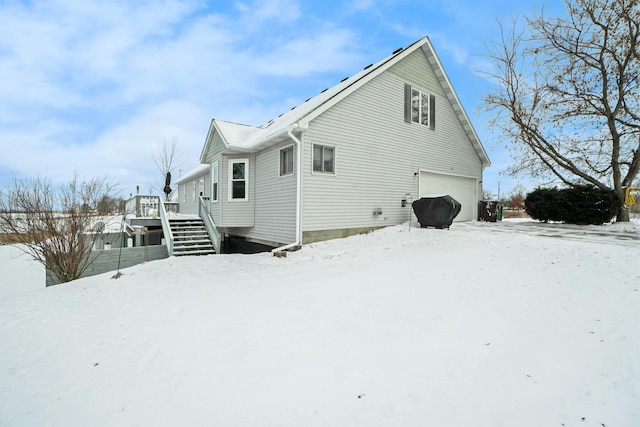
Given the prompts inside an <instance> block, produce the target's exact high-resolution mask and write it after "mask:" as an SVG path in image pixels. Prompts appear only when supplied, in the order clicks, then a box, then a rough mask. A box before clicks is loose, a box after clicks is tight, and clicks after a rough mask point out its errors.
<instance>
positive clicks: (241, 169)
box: [229, 159, 249, 200]
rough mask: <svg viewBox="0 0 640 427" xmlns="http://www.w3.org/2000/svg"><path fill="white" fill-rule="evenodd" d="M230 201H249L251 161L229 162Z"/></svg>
mask: <svg viewBox="0 0 640 427" xmlns="http://www.w3.org/2000/svg"><path fill="white" fill-rule="evenodd" d="M229 200H249V160H248V159H232V160H229Z"/></svg>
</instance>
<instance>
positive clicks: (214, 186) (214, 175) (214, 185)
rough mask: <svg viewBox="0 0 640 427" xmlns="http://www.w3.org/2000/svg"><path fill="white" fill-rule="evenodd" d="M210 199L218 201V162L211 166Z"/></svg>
mask: <svg viewBox="0 0 640 427" xmlns="http://www.w3.org/2000/svg"><path fill="white" fill-rule="evenodd" d="M211 201H213V202H217V201H218V162H215V163H214V164H213V166H211Z"/></svg>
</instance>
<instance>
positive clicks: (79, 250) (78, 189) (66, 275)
mask: <svg viewBox="0 0 640 427" xmlns="http://www.w3.org/2000/svg"><path fill="white" fill-rule="evenodd" d="M113 191H114V185H113V184H111V183H109V182H108V181H107V180H106V179H97V178H94V179H91V180H89V181H80V180H79V179H78V177H77V176H74V177H73V178H72V179H71V180H69V182H67V183H64V184H60V185H56V184H53V183H52V182H51V181H50V180H49V179H48V178H42V177H38V178H34V179H26V180H14V183H13V186H12V187H11V188H9V189H7V190H6V191H5V192H3V193H2V195H1V196H0V230H1V231H2V232H3V233H9V234H11V235H12V240H13V242H15V243H18V244H19V246H18V247H19V248H20V249H21V250H22V251H23V252H24V253H26V254H27V255H29V256H31V257H32V258H33V259H34V260H35V261H37V262H39V263H41V264H42V265H44V266H45V267H46V268H47V270H49V271H50V272H51V273H52V274H53V275H54V276H55V277H56V279H57V280H58V281H59V282H60V283H64V282H68V281H70V280H75V279H78V278H79V277H80V276H81V275H82V273H83V272H84V271H85V270H86V269H87V268H88V267H89V266H90V265H91V264H92V263H93V262H94V261H95V258H96V256H97V255H94V254H92V252H91V249H92V246H93V244H94V242H95V240H96V238H97V237H98V236H99V234H98V233H95V232H94V233H92V232H91V231H92V225H93V224H94V223H95V222H96V219H97V216H96V208H97V206H98V205H99V202H100V201H101V200H103V199H104V198H105V197H110V195H111V193H112V192H113Z"/></svg>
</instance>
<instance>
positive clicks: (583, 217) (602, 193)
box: [525, 185, 620, 225]
mask: <svg viewBox="0 0 640 427" xmlns="http://www.w3.org/2000/svg"><path fill="white" fill-rule="evenodd" d="M619 206H620V203H619V200H618V196H617V195H616V194H615V192H613V190H603V189H600V188H597V187H592V186H588V185H580V186H575V187H571V188H564V189H561V190H558V189H557V188H538V189H536V190H534V191H532V192H531V193H529V194H527V197H526V198H525V211H526V212H527V214H528V215H529V216H530V217H531V218H533V219H537V220H539V221H544V222H548V221H562V222H566V223H569V224H582V225H586V224H594V225H601V224H604V223H607V222H609V221H611V219H612V218H613V217H614V216H616V214H617V213H618V209H619Z"/></svg>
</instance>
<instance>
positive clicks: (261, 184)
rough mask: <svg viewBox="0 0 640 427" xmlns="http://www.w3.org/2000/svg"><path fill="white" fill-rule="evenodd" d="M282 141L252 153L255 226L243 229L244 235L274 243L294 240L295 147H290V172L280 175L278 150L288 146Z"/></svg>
mask: <svg viewBox="0 0 640 427" xmlns="http://www.w3.org/2000/svg"><path fill="white" fill-rule="evenodd" d="M291 145H292V144H291V143H289V144H283V145H279V146H277V147H273V148H270V149H267V150H264V151H262V152H260V153H258V154H256V167H255V171H256V178H255V183H254V185H253V186H254V187H255V194H256V196H255V226H254V227H253V228H252V229H249V230H247V234H246V237H248V238H252V239H257V240H262V241H267V242H274V243H290V242H294V241H295V240H296V173H297V170H296V167H297V166H296V164H295V163H296V162H295V158H296V150H297V148H296V147H295V146H294V173H293V174H292V175H287V176H280V150H281V149H282V148H286V147H289V146H291Z"/></svg>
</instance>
